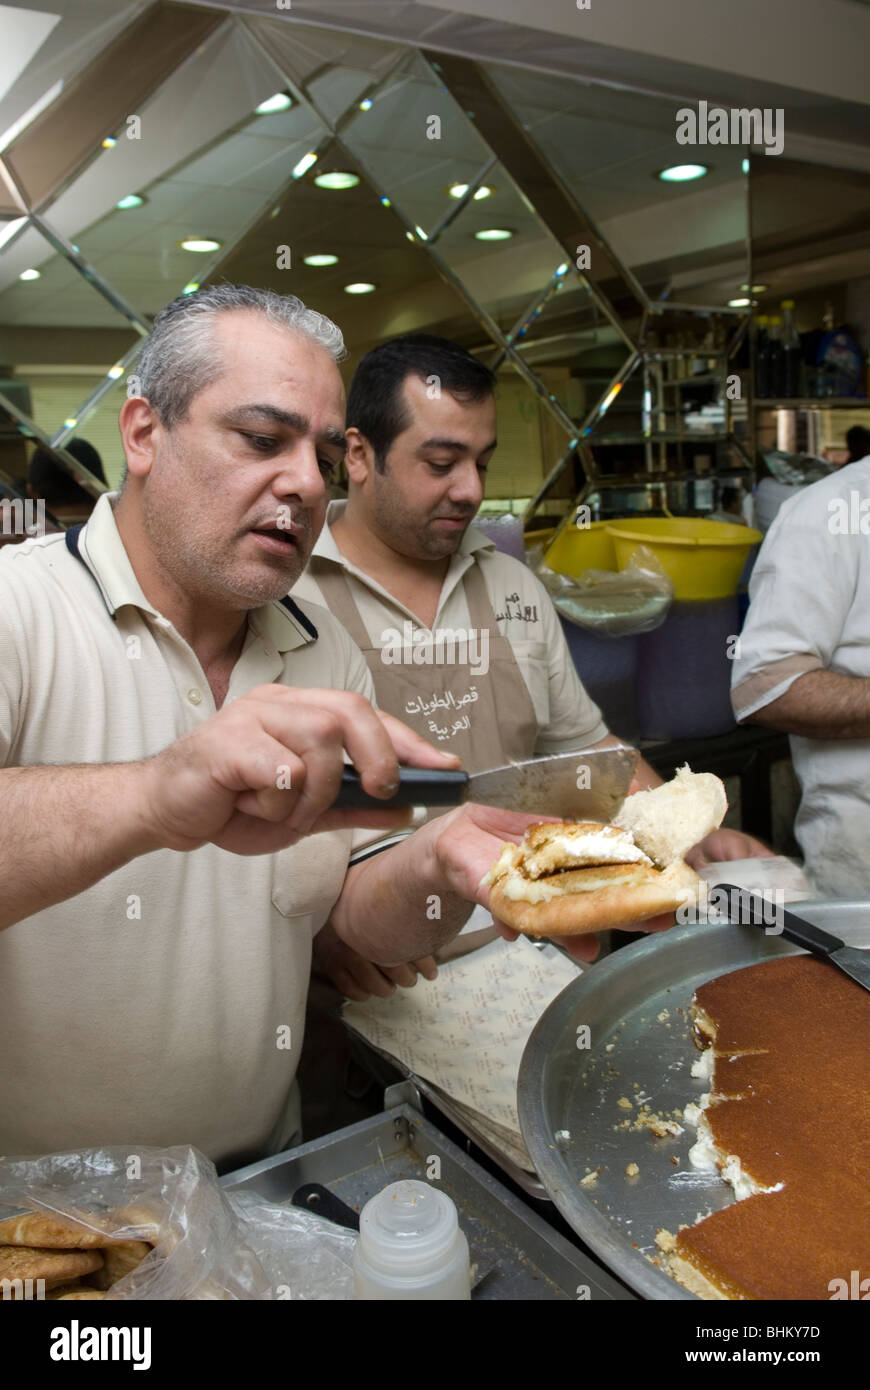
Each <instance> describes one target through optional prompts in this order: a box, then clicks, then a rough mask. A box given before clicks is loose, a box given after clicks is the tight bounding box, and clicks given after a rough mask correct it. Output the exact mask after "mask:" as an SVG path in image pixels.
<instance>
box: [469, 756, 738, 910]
mask: <svg viewBox="0 0 870 1390" xmlns="http://www.w3.org/2000/svg"><path fill="white" fill-rule="evenodd" d="M727 809H728V802H727V800H726V797H725V788H724V786H723V785H722V783H721V781H720V780H719V778H718V777H714V776H713V774H712V773H710V772H692V771H691V770H690V769H689V767H688V766H686V767H681V768H680V769H679V771H678V772H677V774H676V776H675V777H674V778H673V779H672V780H671V781H670V782H666V783H664V784H663V785H662V786H660V787H655V788H654V789H653V790H652V791H643V792H636V793H635V794H634V796H630V797H628V798H627V799H626V801H625V802H624V803H623V805H622V807H621V808H620V810H619V811H618V813H617V815H616V816H615V817H614V820H613V824H612V825H599V824H597V823H595V822H591V821H541V822H539V823H538V824H536V825H532V826H530V827H529V829H528V830H527V831H526V834H525V836H524V838H523V840H522V842H521V843H520V844H518V845H515V844H508V845H505V847H504V849H503V850H502V853H501V857H500V858H499V859H498V861H497V862H496V863H495V864H494V865H493V867H492V869H490V871H489V873H488V874H487V875H486V876H485V878H484V880H483V882H484V883H485V884H488V885H490V898H489V905H490V910H491V912H492V914H493V916H494V917H497V918H498V920H499V921H501V922H504V923H505V925H506V926H508V927H513V928H514V930H515V931H519V932H523V933H525V934H526V935H528V936H579V935H582V934H583V933H584V932H595V931H602V930H605V929H607V928H608V927H620V926H624V925H626V924H627V923H630V922H642V921H644V920H646V919H647V918H649V917H655V916H657V915H658V914H659V913H663V912H674V911H676V909H677V908H678V907H682V906H685V905H687V904H688V903H690V902H697V900H698V897H699V892H700V889H701V886H702V881H701V879H700V878H699V877H698V875H697V874H696V873H695V871H694V869H691V868H690V867H689V865H688V864H687V863H686V862H685V860H684V857H683V856H684V855H685V854H686V853H687V852H688V851H689V850H690V849H691V848H692V846H693V845H696V844H697V843H698V841H699V840H703V839H704V837H705V835H709V834H710V832H711V831H712V830H716V829H717V827H718V826H719V825H721V823H722V819H723V817H724V815H725V812H726V810H727Z"/></svg>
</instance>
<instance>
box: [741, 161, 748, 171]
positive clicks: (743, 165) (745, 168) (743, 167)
mask: <svg viewBox="0 0 870 1390" xmlns="http://www.w3.org/2000/svg"><path fill="white" fill-rule="evenodd" d="M740 168H741V171H742V172H743V173H744V174H748V173H749V160H748V159H744V161H743V163H742V164H741V166H740Z"/></svg>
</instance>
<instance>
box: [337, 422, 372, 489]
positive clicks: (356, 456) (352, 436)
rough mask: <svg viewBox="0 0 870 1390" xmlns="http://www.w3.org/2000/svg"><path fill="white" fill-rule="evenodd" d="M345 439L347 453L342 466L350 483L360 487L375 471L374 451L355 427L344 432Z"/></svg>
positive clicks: (352, 426)
mask: <svg viewBox="0 0 870 1390" xmlns="http://www.w3.org/2000/svg"><path fill="white" fill-rule="evenodd" d="M345 437H346V439H347V453H346V454H345V456H344V464H345V468H346V469H347V476H348V478H349V479H350V481H351V482H352V483H355V484H356V485H357V487H360V486H361V485H362V484H363V483H365V482H367V481H368V479H369V478H370V477H371V475H372V474H373V473H374V471H375V451H374V449H373V448H372V446H371V444H370V443H369V441H368V440H367V439H366V437H365V435H364V434H360V432H359V430H358V429H357V428H356V426H355V425H351V427H350V429H348V430H345Z"/></svg>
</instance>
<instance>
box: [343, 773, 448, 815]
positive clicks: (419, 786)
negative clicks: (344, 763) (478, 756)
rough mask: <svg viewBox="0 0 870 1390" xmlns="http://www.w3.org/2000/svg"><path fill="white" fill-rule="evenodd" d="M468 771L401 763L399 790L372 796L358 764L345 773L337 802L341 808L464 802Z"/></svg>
mask: <svg viewBox="0 0 870 1390" xmlns="http://www.w3.org/2000/svg"><path fill="white" fill-rule="evenodd" d="M467 788H468V773H467V772H461V771H460V772H454V771H452V770H451V771H447V772H441V771H440V770H439V769H437V768H428V767H400V768H399V790H398V791H397V792H396V794H395V796H390V797H387V798H384V797H380V796H369V794H368V792H367V791H364V790H363V785H362V782H361V781H360V778H359V773H358V772H357V770H356V768H355V767H346V768H345V769H344V772H343V773H342V774H341V791H340V792H339V794H338V799H337V800H336V801H334V802H333V806H334V807H335V808H336V810H339V811H360V810H366V811H388V810H389V809H390V807H391V806H401V807H405V806H461V805H462V802H463V801H464V800H465V793H466V790H467Z"/></svg>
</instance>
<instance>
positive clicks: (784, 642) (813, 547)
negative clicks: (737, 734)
mask: <svg viewBox="0 0 870 1390" xmlns="http://www.w3.org/2000/svg"><path fill="white" fill-rule="evenodd" d="M830 494H831V489H830V488H828V487H826V486H825V487H823V488H822V489H821V490H820V491H818V492H817V491H816V488H815V487H810V488H808V489H806V490H802V491H801V495H800V497H797V498H793V499H792V500H790V501H789V502H787V503H786V504H785V505H784V506H783V507H782V508H781V510H780V512H779V514H778V516H777V517H776V520H775V521H774V523H773V525H772V526H771V528H770V530H769V531H768V533H767V536H766V537H765V540H764V543H763V545H762V547H761V550H760V552H759V555H758V559H757V560H756V562H755V568H754V570H753V572H752V578H751V580H750V583H749V598H750V603H749V612H748V614H747V617H746V622H745V623H744V626H743V631H742V632H741V633H740V636H739V638H738V640H737V643H736V650H735V652H734V670H733V672H732V680H731V702H732V705H733V707H734V715H735V718H736V719H737V720H741V719H747V718H749V716H750V715H752V714H754V713H755V711H756V710H758V709H762V708H763V707H764V706H765V705H768V704H770V703H771V702H772V701H773V700H777V699H779V697H780V696H781V695H784V694H785V692H786V691H787V690H788V688H789V686H790V685H792V684H793V682H794V681H796V680H797V679H798V677H799V676H802V675H805V674H806V672H808V671H815V670H821V669H824V668H826V667H828V666H829V665H830V663H831V658H832V656H833V654H834V652H835V651H836V649H837V647H838V645H839V643H840V637H841V633H842V630H843V625H844V623H845V621H846V618H847V616H848V613H849V609H850V607H851V605H852V602H853V598H854V593H855V583H856V573H857V562H858V549H857V547H856V546H855V544H854V539H855V538H853V537H851V536H846V535H841V534H838V533H837V532H836V531H832V529H831V527H830V525H829V522H830V517H831V512H830V509H829V505H828V504H829V499H830ZM857 539H858V541H861V540H862V538H861V537H858V538H857Z"/></svg>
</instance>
